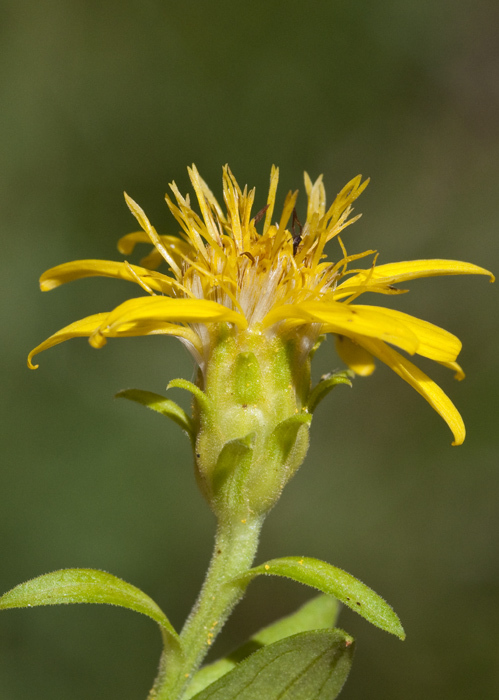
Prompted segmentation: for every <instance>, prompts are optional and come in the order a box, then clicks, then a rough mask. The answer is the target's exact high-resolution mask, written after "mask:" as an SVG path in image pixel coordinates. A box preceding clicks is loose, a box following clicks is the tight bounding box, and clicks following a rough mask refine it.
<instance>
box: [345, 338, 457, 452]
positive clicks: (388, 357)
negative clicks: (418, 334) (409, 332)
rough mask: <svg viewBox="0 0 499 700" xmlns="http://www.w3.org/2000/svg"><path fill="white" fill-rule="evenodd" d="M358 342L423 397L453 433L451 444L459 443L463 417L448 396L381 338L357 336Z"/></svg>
mask: <svg viewBox="0 0 499 700" xmlns="http://www.w3.org/2000/svg"><path fill="white" fill-rule="evenodd" d="M358 342H359V343H361V344H362V346H363V347H364V348H365V349H366V350H367V351H368V352H370V353H371V354H372V355H374V356H375V357H377V358H378V359H380V360H381V361H382V362H384V363H385V364H387V365H388V366H389V367H390V368H391V369H392V370H393V371H394V372H395V373H396V374H398V375H399V377H402V379H404V380H405V381H406V382H407V383H408V384H410V385H411V386H412V387H413V389H416V391H417V392H418V393H419V394H421V396H422V397H423V398H425V399H426V400H427V401H428V403H429V404H430V406H431V407H432V408H434V409H435V411H436V412H437V413H439V414H440V415H441V416H442V418H443V419H444V421H445V422H446V423H447V425H448V426H449V428H450V429H451V430H452V433H453V434H454V442H453V443H452V444H453V445H461V444H462V443H463V441H464V438H465V436H466V430H465V427H464V423H463V419H462V418H461V415H460V414H459V411H458V410H457V408H456V407H455V406H454V404H453V403H452V401H451V400H450V399H449V397H448V396H447V395H446V394H445V393H444V392H443V391H442V389H441V388H440V387H439V386H438V384H435V382H434V381H433V380H432V379H430V378H429V377H428V376H427V375H426V374H425V373H424V372H422V371H421V370H420V369H419V368H418V367H416V365H414V364H413V363H412V362H410V361H409V360H407V359H406V358H405V357H403V356H402V355H401V354H400V353H398V352H397V351H396V350H394V349H393V348H390V347H389V346H388V345H386V344H385V343H383V342H382V341H381V340H375V339H373V338H358Z"/></svg>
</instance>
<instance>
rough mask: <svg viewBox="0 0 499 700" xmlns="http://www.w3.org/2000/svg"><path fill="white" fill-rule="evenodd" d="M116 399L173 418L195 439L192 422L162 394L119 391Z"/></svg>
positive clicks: (139, 390) (137, 390)
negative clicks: (133, 402) (139, 405)
mask: <svg viewBox="0 0 499 700" xmlns="http://www.w3.org/2000/svg"><path fill="white" fill-rule="evenodd" d="M116 398H117V399H128V400H129V401H135V402H136V403H140V404H141V405H142V406H146V407H147V408H150V409H151V410H152V411H156V412H157V413H161V415H162V416H166V417H167V418H171V420H172V421H173V422H174V423H176V424H177V425H179V426H180V427H181V428H182V430H185V432H186V433H187V434H188V436H189V437H190V438H191V439H192V438H193V435H194V429H193V427H192V420H191V419H190V418H189V416H188V415H187V413H186V412H185V411H184V410H183V409H182V408H180V406H179V405H178V404H176V403H175V401H171V400H170V399H166V398H165V397H164V396H161V394H155V393H154V392H152V391H143V390H142V389H125V390H124V391H119V392H118V393H117V394H116Z"/></svg>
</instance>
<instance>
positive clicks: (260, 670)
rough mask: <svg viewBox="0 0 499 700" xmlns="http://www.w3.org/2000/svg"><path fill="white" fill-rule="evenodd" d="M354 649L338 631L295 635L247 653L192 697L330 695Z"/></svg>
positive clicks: (235, 699) (306, 698) (285, 699)
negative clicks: (242, 659) (237, 662)
mask: <svg viewBox="0 0 499 700" xmlns="http://www.w3.org/2000/svg"><path fill="white" fill-rule="evenodd" d="M353 650H354V642H353V639H352V637H350V636H349V635H347V634H345V632H342V631H341V630H319V631H315V632H302V633H301V634H295V635H293V636H292V637H287V638H285V639H281V640H280V641H278V642H275V643H274V644H269V645H268V646H265V647H263V648H262V649H259V650H258V651H256V652H255V653H254V654H251V656H249V657H248V658H246V659H245V660H244V661H242V662H241V663H240V664H239V665H238V666H236V668H235V669H234V670H233V671H230V672H229V673H227V674H225V675H224V676H223V677H222V678H220V679H219V680H217V681H215V683H212V684H211V685H209V686H208V687H207V688H205V689H204V690H202V691H201V692H200V693H198V694H197V695H195V696H194V697H193V698H192V700H215V699H216V700H262V698H265V700H334V698H336V697H337V696H338V694H339V693H340V691H341V689H342V687H343V685H344V683H345V681H346V679H347V676H348V673H349V671H350V667H351V665H352V657H353Z"/></svg>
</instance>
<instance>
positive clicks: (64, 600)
mask: <svg viewBox="0 0 499 700" xmlns="http://www.w3.org/2000/svg"><path fill="white" fill-rule="evenodd" d="M69 603H105V604H108V605H118V606H120V607H122V608H128V609H129V610H135V612H138V613H142V614H143V615H147V616H148V617H150V618H152V619H153V620H154V621H155V622H157V623H158V624H159V626H160V628H161V631H162V633H163V635H164V636H165V638H166V639H167V641H168V642H169V643H172V642H173V645H174V646H176V647H179V644H180V640H179V636H178V634H177V632H176V631H175V630H174V628H173V627H172V625H171V624H170V622H169V620H168V618H167V617H166V615H165V614H164V612H163V611H162V610H161V609H160V608H159V607H158V606H157V605H156V603H155V602H154V601H153V600H152V599H151V598H149V596H148V595H146V594H145V593H143V591H141V590H140V589H139V588H136V587H135V586H132V585H131V584H130V583H126V581H123V580H122V579H120V578H117V577H116V576H113V575H112V574H108V573H107V572H106V571H98V570H97V569H61V570H60V571H53V572H52V573H50V574H44V575H43V576H38V577H37V578H34V579H31V580H30V581H26V582H25V583H21V584H20V585H19V586H16V587H15V588H12V590H10V591H8V592H7V593H5V594H4V595H3V596H2V597H1V598H0V610H9V609H12V608H34V607H36V606H38V605H67V604H69Z"/></svg>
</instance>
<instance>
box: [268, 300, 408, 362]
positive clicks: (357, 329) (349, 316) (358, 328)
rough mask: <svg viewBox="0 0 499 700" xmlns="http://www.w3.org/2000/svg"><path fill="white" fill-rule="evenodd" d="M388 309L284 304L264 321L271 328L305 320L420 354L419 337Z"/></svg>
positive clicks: (329, 302)
mask: <svg viewBox="0 0 499 700" xmlns="http://www.w3.org/2000/svg"><path fill="white" fill-rule="evenodd" d="M384 311H385V309H382V310H379V309H377V308H376V307H361V306H353V305H347V304H341V303H340V302H337V301H327V302H320V301H319V302H315V301H314V302H303V303H302V304H284V305H283V306H280V307H278V308H277V309H274V310H273V311H271V312H270V313H269V314H267V316H266V317H265V319H264V321H263V325H264V327H268V326H271V325H273V324H274V323H277V322H278V321H284V320H286V319H295V318H298V319H303V321H304V322H308V323H323V324H324V329H323V331H324V332H325V333H338V334H339V335H346V336H348V337H352V336H355V337H356V336H357V335H366V336H369V337H372V338H380V339H382V340H385V341H386V342H388V343H392V344H393V345H397V346H398V347H400V348H402V349H403V350H405V351H406V352H409V353H411V354H413V353H415V352H417V350H418V346H419V341H418V338H417V336H416V334H415V333H414V332H413V331H412V330H411V329H410V328H409V327H408V326H407V325H405V324H404V323H401V322H400V321H399V320H398V319H395V318H391V317H390V316H388V315H387V314H385V313H383V312H384Z"/></svg>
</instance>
